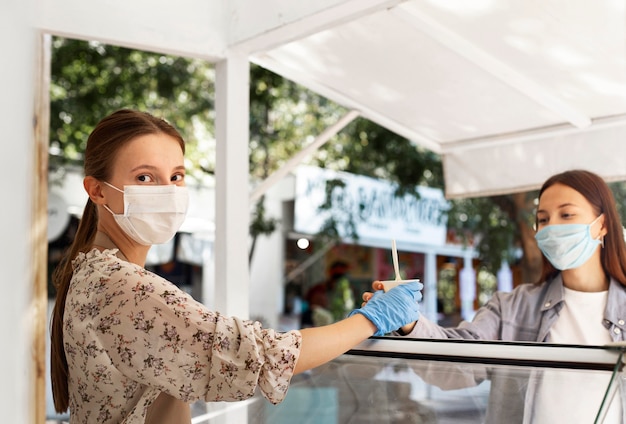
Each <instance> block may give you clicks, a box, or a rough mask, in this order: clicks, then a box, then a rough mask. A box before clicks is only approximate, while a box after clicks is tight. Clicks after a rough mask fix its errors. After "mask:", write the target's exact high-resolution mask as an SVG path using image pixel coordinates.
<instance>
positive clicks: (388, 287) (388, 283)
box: [381, 278, 420, 292]
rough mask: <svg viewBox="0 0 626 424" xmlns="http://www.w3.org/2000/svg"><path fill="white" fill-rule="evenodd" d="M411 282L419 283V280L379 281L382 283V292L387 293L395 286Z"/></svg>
mask: <svg viewBox="0 0 626 424" xmlns="http://www.w3.org/2000/svg"><path fill="white" fill-rule="evenodd" d="M413 281H417V282H419V281H420V280H419V278H415V279H413V280H386V281H381V283H383V290H384V291H386V292H388V291H389V290H391V289H392V288H394V287H395V286H399V285H400V284H405V283H411V282H413Z"/></svg>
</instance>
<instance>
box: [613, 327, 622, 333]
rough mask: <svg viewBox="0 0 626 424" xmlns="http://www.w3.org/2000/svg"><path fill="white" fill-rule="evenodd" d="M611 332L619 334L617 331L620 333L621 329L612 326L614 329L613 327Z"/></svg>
mask: <svg viewBox="0 0 626 424" xmlns="http://www.w3.org/2000/svg"><path fill="white" fill-rule="evenodd" d="M613 332H614V333H615V334H619V333H621V332H622V330H620V329H619V328H614V329H613Z"/></svg>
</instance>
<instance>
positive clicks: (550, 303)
mask: <svg viewBox="0 0 626 424" xmlns="http://www.w3.org/2000/svg"><path fill="white" fill-rule="evenodd" d="M550 305H552V302H546V303H544V304H543V307H544V308H549V307H550Z"/></svg>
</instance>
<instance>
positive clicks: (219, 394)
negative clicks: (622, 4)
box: [51, 110, 421, 424]
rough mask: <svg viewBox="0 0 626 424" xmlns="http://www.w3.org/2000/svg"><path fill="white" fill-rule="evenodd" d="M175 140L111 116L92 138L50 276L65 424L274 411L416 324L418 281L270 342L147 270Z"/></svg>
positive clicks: (173, 192) (56, 376)
mask: <svg viewBox="0 0 626 424" xmlns="http://www.w3.org/2000/svg"><path fill="white" fill-rule="evenodd" d="M184 151H185V145H184V142H183V139H182V138H181V136H180V134H179V133H178V132H177V130H176V129H174V128H173V127H172V126H171V125H170V124H168V123H167V122H166V121H164V120H162V119H160V118H156V117H154V116H152V115H149V114H147V113H144V112H137V111H133V110H120V111H117V112H114V113H112V114H110V115H109V116H107V117H105V118H104V119H102V120H101V121H100V122H99V123H98V125H97V126H96V127H95V129H94V130H93V132H92V133H91V134H90V136H89V139H88V140H87V148H86V151H85V160H84V172H85V178H84V182H83V185H84V188H85V191H86V192H87V194H88V196H89V199H88V200H87V204H86V206H85V210H84V213H83V216H82V218H81V220H80V223H79V227H78V230H77V234H76V237H75V239H74V241H73V243H72V245H71V246H70V248H69V250H68V252H67V254H66V255H65V257H64V258H63V260H62V262H61V263H60V264H59V266H58V267H57V268H56V270H55V273H54V276H53V281H54V283H55V286H56V288H57V297H56V302H55V306H54V311H53V316H52V328H51V338H52V340H51V366H52V375H51V377H52V390H53V395H54V405H55V409H56V410H57V411H58V412H65V411H66V410H67V409H68V407H69V410H70V421H71V422H72V423H99V424H105V423H126V424H131V423H144V422H146V423H162V424H169V423H190V421H191V413H190V408H189V403H190V402H193V401H196V400H206V401H236V400H242V399H246V398H248V397H251V396H252V395H253V394H254V393H255V390H256V389H257V388H258V389H259V390H260V392H261V393H262V394H263V395H264V396H265V397H266V398H267V399H269V400H270V401H271V402H273V403H278V402H280V401H281V400H282V399H283V398H284V397H285V395H286V393H287V389H288V387H289V383H290V381H291V377H292V376H293V375H294V374H296V373H299V372H302V371H305V370H307V369H310V368H313V367H316V366H318V365H321V364H323V363H325V362H327V361H329V360H331V359H333V358H335V357H336V356H338V355H341V354H342V353H344V352H345V351H347V350H348V349H350V348H352V347H353V346H355V345H357V344H358V343H360V342H361V341H363V340H365V339H367V338H368V337H370V336H372V335H383V334H385V333H388V332H391V331H393V330H395V329H397V328H399V327H401V326H403V325H405V324H407V323H409V322H411V321H414V320H416V319H417V317H418V313H417V301H418V300H419V298H420V297H421V293H420V290H421V285H419V284H414V285H412V286H406V287H404V288H396V289H393V290H391V291H389V292H387V293H383V292H382V291H379V292H377V293H376V295H375V297H374V299H373V300H371V301H370V302H368V304H367V305H365V306H364V307H362V308H360V309H356V310H354V311H352V314H351V316H350V317H348V318H346V319H344V320H342V321H340V322H337V323H334V324H331V325H328V326H325V327H319V328H310V329H304V330H301V331H297V330H294V331H289V332H285V333H279V332H277V331H274V330H271V329H264V328H262V326H261V324H260V323H258V322H252V321H248V320H244V319H240V318H236V317H227V316H224V315H221V314H219V313H218V312H214V311H210V310H208V309H207V308H206V307H205V306H204V305H202V304H200V303H198V302H196V301H194V300H193V299H192V298H191V297H190V296H189V295H188V294H186V293H185V292H183V291H181V290H180V289H178V288H177V287H176V286H175V285H174V284H172V283H170V282H169V281H167V280H165V279H163V278H161V277H159V276H157V275H155V274H153V273H151V272H149V271H147V270H146V269H145V268H144V264H145V260H146V256H147V254H148V250H149V249H150V246H151V245H152V244H158V243H165V242H167V241H168V240H171V239H172V237H173V236H174V235H175V233H176V232H177V231H178V229H179V227H180V225H181V224H182V222H183V220H184V218H185V213H186V211H187V206H188V194H187V190H186V187H185V167H184Z"/></svg>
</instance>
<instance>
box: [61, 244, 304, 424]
mask: <svg viewBox="0 0 626 424" xmlns="http://www.w3.org/2000/svg"><path fill="white" fill-rule="evenodd" d="M116 252H117V249H111V250H105V251H103V252H100V251H99V250H97V249H93V250H91V251H89V252H87V253H80V254H79V255H78V256H77V257H76V258H75V259H74V261H73V263H72V265H73V267H74V275H73V277H72V281H71V283H70V288H69V292H68V295H67V300H66V303H65V313H64V319H63V338H64V346H65V353H66V356H67V363H68V369H69V376H68V382H69V392H70V416H71V421H72V423H96V422H97V423H99V424H106V423H125V424H131V423H143V422H144V420H145V416H146V412H147V408H148V407H149V406H150V404H151V403H152V402H153V401H154V400H155V399H156V397H157V396H158V395H159V394H160V393H161V392H166V393H168V394H170V395H171V396H174V397H176V398H178V399H181V400H183V401H185V402H193V401H196V400H205V401H238V400H243V399H246V398H249V397H251V396H253V395H254V393H255V390H256V388H257V387H258V388H259V389H260V391H261V393H262V394H263V395H264V396H265V397H266V398H267V399H268V400H269V401H270V402H272V403H279V402H280V401H282V400H283V398H284V397H285V395H286V393H287V389H288V386H289V382H290V380H291V377H292V375H293V370H294V367H295V364H296V361H297V360H298V357H299V354H300V346H301V334H300V332H299V331H295V330H294V331H289V332H286V333H279V332H276V331H274V330H271V329H264V328H262V327H261V324H260V323H258V322H252V321H248V320H243V319H239V318H234V317H226V316H223V315H221V314H219V313H217V312H213V311H210V310H208V309H207V308H206V307H205V306H204V305H202V304H200V303H198V302H196V301H195V300H193V298H192V297H191V296H189V295H188V294H187V293H185V292H183V291H182V290H180V289H178V288H177V287H176V286H174V285H173V284H171V283H170V282H168V281H167V280H165V279H163V278H161V277H159V276H157V275H155V274H153V273H151V272H149V271H147V270H145V269H144V268H142V267H140V266H138V265H135V264H132V263H129V262H126V261H123V260H121V259H119V258H118V257H117V256H115V253H116Z"/></svg>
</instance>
